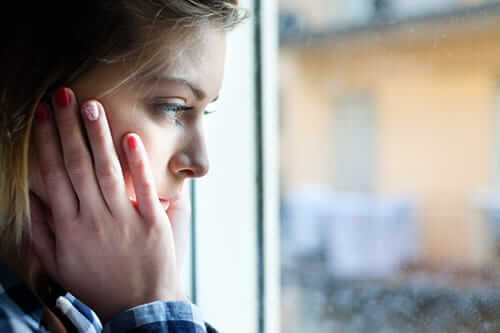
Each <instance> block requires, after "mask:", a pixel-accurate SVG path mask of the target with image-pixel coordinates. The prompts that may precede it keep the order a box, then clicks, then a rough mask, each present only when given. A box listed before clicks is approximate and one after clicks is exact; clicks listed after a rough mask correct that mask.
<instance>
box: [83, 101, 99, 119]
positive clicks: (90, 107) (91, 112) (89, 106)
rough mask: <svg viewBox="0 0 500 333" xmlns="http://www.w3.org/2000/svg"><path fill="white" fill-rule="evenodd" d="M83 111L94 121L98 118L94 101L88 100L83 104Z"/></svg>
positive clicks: (97, 109)
mask: <svg viewBox="0 0 500 333" xmlns="http://www.w3.org/2000/svg"><path fill="white" fill-rule="evenodd" d="M83 112H84V113H85V116H86V117H87V119H88V120H90V121H96V120H97V119H98V118H99V107H98V106H97V103H96V102H88V103H86V104H85V105H84V106H83Z"/></svg>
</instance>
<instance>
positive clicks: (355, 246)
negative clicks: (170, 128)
mask: <svg viewBox="0 0 500 333" xmlns="http://www.w3.org/2000/svg"><path fill="white" fill-rule="evenodd" d="M279 22H280V36H281V50H280V96H281V118H282V119H281V126H282V127H281V147H282V148H281V149H282V155H281V178H282V221H281V237H282V242H281V244H282V255H281V257H282V327H283V332H499V331H500V289H499V288H500V2H498V1H481V0H476V1H472V0H469V1H466V0H462V1H459V0H419V1H410V0H350V1H347V0H309V1H302V0H281V1H280V20H279Z"/></svg>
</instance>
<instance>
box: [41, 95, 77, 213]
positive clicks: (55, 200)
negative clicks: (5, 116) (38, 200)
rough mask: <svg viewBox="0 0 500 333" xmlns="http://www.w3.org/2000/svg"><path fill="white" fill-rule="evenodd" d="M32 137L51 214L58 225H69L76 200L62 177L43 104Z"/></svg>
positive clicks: (63, 169) (51, 124)
mask: <svg viewBox="0 0 500 333" xmlns="http://www.w3.org/2000/svg"><path fill="white" fill-rule="evenodd" d="M33 136H34V141H33V142H34V144H35V150H36V153H37V156H38V162H39V164H40V171H41V174H42V178H43V181H44V184H45V188H46V189H47V191H46V192H47V195H48V197H49V201H50V203H51V205H50V208H51V210H52V214H53V215H54V216H55V217H56V219H57V220H58V221H70V220H72V219H73V218H74V217H75V216H76V215H77V214H78V200H77V198H76V196H75V193H74V191H73V186H72V184H71V181H70V179H69V177H68V175H67V173H66V167H65V165H64V161H63V158H62V155H61V148H60V144H59V138H58V136H57V131H56V127H55V123H54V120H53V118H52V115H51V114H50V111H49V106H48V105H47V104H46V103H44V102H42V103H40V105H39V106H38V108H37V110H36V113H35V123H34V127H33Z"/></svg>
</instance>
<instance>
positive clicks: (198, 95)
mask: <svg viewBox="0 0 500 333" xmlns="http://www.w3.org/2000/svg"><path fill="white" fill-rule="evenodd" d="M151 81H152V82H154V83H157V82H161V81H165V82H167V81H168V82H174V83H178V84H182V85H185V86H186V87H188V88H189V89H190V90H191V92H192V93H193V95H194V97H196V99H197V100H199V101H201V100H203V99H205V98H206V97H207V94H206V93H205V92H204V91H203V90H202V89H201V88H199V87H198V86H196V85H195V84H193V83H191V82H189V81H188V80H186V79H183V78H178V77H171V76H156V77H154V78H153V79H152V80H151ZM218 99H219V96H218V95H217V96H216V97H215V98H214V99H213V100H212V101H211V102H210V103H214V102H215V101H217V100H218Z"/></svg>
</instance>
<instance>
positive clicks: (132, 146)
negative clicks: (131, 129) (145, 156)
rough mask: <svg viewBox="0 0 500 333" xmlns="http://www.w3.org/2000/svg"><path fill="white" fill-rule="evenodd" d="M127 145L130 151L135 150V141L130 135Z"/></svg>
mask: <svg viewBox="0 0 500 333" xmlns="http://www.w3.org/2000/svg"><path fill="white" fill-rule="evenodd" d="M127 145H128V148H129V149H130V150H135V149H137V140H136V139H135V137H134V136H132V135H131V136H129V137H128V138H127Z"/></svg>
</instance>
